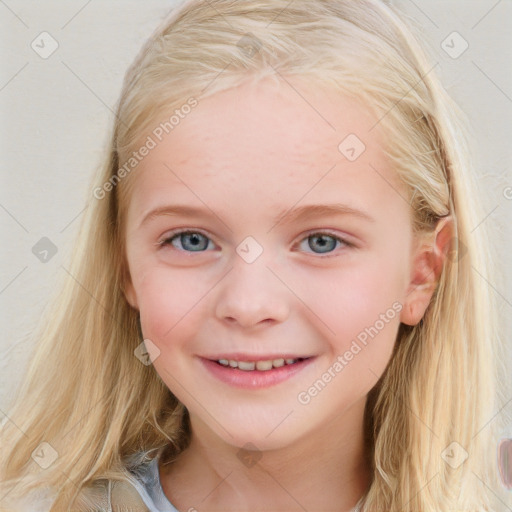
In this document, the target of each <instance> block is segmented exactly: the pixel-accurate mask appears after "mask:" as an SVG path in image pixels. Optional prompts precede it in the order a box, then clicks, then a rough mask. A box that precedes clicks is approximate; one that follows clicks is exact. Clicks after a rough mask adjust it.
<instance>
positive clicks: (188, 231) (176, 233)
mask: <svg viewBox="0 0 512 512" xmlns="http://www.w3.org/2000/svg"><path fill="white" fill-rule="evenodd" d="M182 234H200V235H202V236H204V237H206V238H207V239H208V240H209V241H212V242H213V240H211V238H210V237H209V236H208V235H207V234H206V233H203V232H202V231H199V230H192V229H181V230H179V229H178V230H175V231H172V232H171V233H170V234H169V235H168V236H166V237H165V238H164V239H163V240H160V241H159V242H157V244H156V245H158V246H159V247H161V248H164V247H167V246H172V240H173V239H175V238H176V237H177V236H179V235H182ZM313 235H321V236H323V235H327V236H329V237H331V238H333V239H334V240H336V241H337V242H340V243H341V244H342V246H345V247H347V248H354V247H355V244H353V243H351V242H349V241H347V240H345V239H344V238H341V237H340V236H338V235H335V234H333V233H330V232H329V231H311V232H309V233H308V234H306V236H304V237H303V238H302V239H301V240H300V242H299V245H300V243H302V242H303V241H304V240H307V239H308V238H309V237H311V236H313ZM172 247H174V246H172ZM339 248H340V247H335V248H334V249H333V250H332V251H330V252H326V253H318V252H313V251H311V252H310V251H307V252H308V253H309V254H315V255H317V256H320V257H322V258H328V257H330V256H333V255H334V253H335V252H336V249H339ZM175 249H176V248H175ZM176 250H178V251H180V252H185V253H190V254H194V252H197V253H202V252H207V251H206V249H205V250H203V251H187V250H185V249H176Z"/></svg>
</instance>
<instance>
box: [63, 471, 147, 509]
mask: <svg viewBox="0 0 512 512" xmlns="http://www.w3.org/2000/svg"><path fill="white" fill-rule="evenodd" d="M118 510H130V511H131V512H150V510H149V509H148V508H147V506H146V505H145V504H144V501H143V500H142V498H141V496H140V494H139V493H138V491H137V489H136V488H135V487H134V486H133V484H131V483H130V482H127V481H124V480H108V479H105V478H101V479H98V480H95V481H94V482H92V483H91V484H89V485H87V486H86V487H84V488H83V489H82V490H81V492H80V494H79V496H78V498H77V500H76V504H75V506H74V507H73V512H114V511H118Z"/></svg>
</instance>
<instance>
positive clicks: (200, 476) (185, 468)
mask: <svg viewBox="0 0 512 512" xmlns="http://www.w3.org/2000/svg"><path fill="white" fill-rule="evenodd" d="M460 117H461V114H460V112H458V111H457V109H456V107H455V105H454V104H453V103H452V102H451V100H450V99H449V98H448V97H447V95H446V94H445V92H444V91H443V89H442V87H441V86H440V84H439V82H438V80H437V79H436V78H435V75H434V69H433V66H432V64H431V63H430V62H428V60H427V59H426V57H425V55H424V53H423V52H422V50H421V49H420V47H419V45H418V43H417V42H416V41H415V39H414V38H413V36H412V35H411V33H410V31H409V30H408V29H407V27H406V26H405V24H404V22H403V21H402V19H401V18H400V16H399V15H398V13H397V12H396V11H395V9H393V8H392V7H390V6H388V5H387V4H385V3H383V2H381V1H379V0H360V1H358V2H353V1H349V0H336V1H332V2H326V1H322V0H316V1H311V0H309V1H306V0H295V2H291V3H290V2H285V1H284V0H259V1H257V2H233V1H230V0H211V1H207V2H204V1H200V0H191V1H188V2H186V3H185V4H183V5H182V6H181V7H180V8H179V9H177V10H176V11H174V12H173V15H172V17H171V18H170V19H168V20H166V22H165V23H164V24H162V26H161V27H160V28H159V29H158V30H157V31H156V33H155V34H154V36H153V37H152V38H151V39H150V40H149V41H148V43H147V44H146V46H145V47H144V48H143V50H142V51H141V53H140V55H139V56H138V57H137V59H136V61H135V62H134V64H133V66H132V67H131V68H130V69H129V70H128V73H127V75H126V79H125V83H124V87H123V91H122V94H121V99H120V102H119V105H118V108H117V116H116V121H115V125H114V127H113V134H112V139H111V143H110V146H109V150H108V156H107V158H106V160H105V165H104V166H103V169H102V170H101V173H99V175H98V176H97V178H96V180H95V182H94V185H93V188H92V189H93V199H92V202H91V204H90V205H89V208H88V210H87V219H86V221H85V222H84V225H83V227H82V231H81V233H80V238H79V240H80V242H79V243H78V244H77V245H76V250H75V253H74V255H73V263H72V266H71V267H70V269H69V274H70V276H71V277H69V276H68V278H67V279H66V281H65V282H64V283H63V291H62V293H61V294H60V296H59V298H58V300H57V301H56V304H55V309H54V313H53V315H50V316H48V318H47V320H46V323H45V324H44V326H43V328H42V331H41V333H40V343H39V346H38V349H37V352H36V354H35V355H34V359H33V361H32V365H31V367H30V370H29V372H28V376H27V380H26V382H25V384H24V386H23V387H22V389H21V391H20V394H19V398H18V401H17V403H16V406H15V407H14V408H13V410H12V411H10V412H9V414H8V421H7V422H6V423H5V425H4V429H3V435H2V453H3V459H2V465H1V474H2V497H3V499H2V501H1V502H0V503H1V504H2V507H3V509H4V510H18V511H19V510H22V509H23V506H27V507H29V508H28V509H29V510H32V511H33V510H45V511H46V510H49V511H52V512H53V511H62V510H109V511H110V510H125V509H127V510H146V511H147V510H150V511H176V510H180V511H185V510H188V511H193V510H198V511H210V510H224V511H234V510H238V511H240V510H246V511H262V510H274V511H277V510H279V511H285V510H286V511H295V510H311V511H321V510H322V511H323V510H331V511H334V510H336V511H344V512H347V511H349V510H358V511H379V512H380V511H387V512H391V511H392V512H395V511H396V512H398V511H410V512H412V511H414V512H431V511H448V510H464V511H471V512H476V511H484V510H485V511H490V510H493V511H496V510H506V509H507V508H506V507H507V505H506V499H507V498H506V497H505V496H503V492H502V490H501V489H500V487H499V484H498V480H497V467H496V462H495V453H496V445H497V442H498V435H499V432H500V430H499V428H500V427H499V424H500V422H503V421H504V418H503V411H502V412H500V413H498V414H496V411H497V410H498V408H499V407H500V400H501V399H502V397H501V396H500V395H499V390H498V389H497V387H496V386H495V383H496V374H497V372H496V369H497V365H496V360H497V357H498V356H499V349H500V345H499V336H498V329H497V319H496V318H495V315H494V311H495V310H494V307H493V300H494V296H493V292H492V290H491V289H490V287H489V286H488V284H487V282H486V279H487V280H489V281H490V282H492V273H491V265H490V261H489V254H488V250H487V248H488V243H487V241H486V240H485V238H484V232H483V229H479V230H477V231H475V232H471V229H472V227H473V226H475V225H477V224H478V222H479V221H480V220H481V219H482V218H483V216H484V215H483V213H482V212H481V210H480V209H479V207H478V201H477V197H476V194H475V188H474V185H473V184H472V174H471V169H470V161H469V159H468V157H467V155H468V153H469V152H468V148H467V146H466V145H465V139H464V136H463V135H462V132H461V130H462V127H463V125H462V124H461V123H460V121H459V118H460ZM482 275H485V279H482ZM50 356H51V361H52V365H51V369H52V371H51V372H50V373H49V372H48V358H49V357H50ZM123 507H124V508H123ZM28 509H27V510H28Z"/></svg>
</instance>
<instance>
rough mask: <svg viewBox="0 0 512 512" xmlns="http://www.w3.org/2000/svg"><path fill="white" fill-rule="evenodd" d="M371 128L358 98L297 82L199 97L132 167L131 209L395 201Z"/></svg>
mask: <svg viewBox="0 0 512 512" xmlns="http://www.w3.org/2000/svg"><path fill="white" fill-rule="evenodd" d="M376 123H377V119H376V118H375V116H374V115H373V114H372V113H371V111H370V110H369V108H367V107H366V106H365V105H364V104H362V103H360V102H359V101H357V100H355V99H352V98H350V97H348V96H344V95H343V94H341V93H340V92H338V91H336V90H335V89H334V88H330V87H328V86H326V85H323V86H322V85H320V84H319V83H318V82H311V81H307V80H304V79H298V78H296V77H294V78H291V77H288V78H286V79H284V78H283V79H282V80H279V83H275V82H272V81H269V80H263V81H261V82H258V83H247V84H244V85H241V86H237V87H233V88H231V89H227V90H224V91H221V92H218V93H215V94H213V95H211V96H209V97H206V98H204V99H201V98H198V104H197V106H196V107H195V108H194V109H192V110H191V111H190V113H188V114H187V115H185V116H183V118H182V119H181V120H180V122H179V124H177V125H176V126H174V127H173V129H172V130H170V131H169V133H168V134H166V135H164V136H163V138H162V140H161V141H158V140H156V146H155V148H154V149H152V150H151V151H150V153H149V154H148V155H147V156H146V157H145V158H144V159H143V160H142V161H141V162H140V163H139V164H138V166H137V169H136V170H135V172H134V176H133V178H134V180H135V183H136V186H134V188H133V190H134V192H133V197H132V201H131V203H133V208H132V204H131V205H130V208H132V209H135V210H137V211H138V212H139V214H140V213H142V211H143V210H144V209H147V207H149V206H154V204H149V203H154V202H155V201H156V202H158V201H160V202H163V201H165V200H166V199H167V200H172V198H173V196H176V195H177V194H181V195H180V199H183V200H187V201H191V202H195V203H198V201H199V200H201V201H203V202H205V203H206V204H208V201H210V202H211V203H212V206H215V207H219V208H221V207H226V206H227V204H226V197H228V198H229V197H231V198H232V200H234V199H235V198H236V196H237V195H238V196H239V195H240V194H244V195H245V199H244V204H245V205H246V206H247V207H248V208H249V206H251V207H252V208H253V210H252V211H255V210H254V207H256V206H257V204H258V201H260V200H261V198H266V200H267V204H266V207H268V208H273V206H272V205H273V204H274V203H275V208H276V210H281V209H282V208H283V206H285V205H286V203H287V202H288V203H290V205H291V204H293V203H296V202H297V201H298V200H300V199H301V197H303V198H304V199H305V200H311V201H318V200H323V199H325V200H326V201H327V200H329V201H331V200H332V201H337V200H340V201H341V200H342V199H347V200H348V199H351V201H352V204H354V203H355V204H357V203H358V202H359V203H360V204H359V205H361V203H362V202H366V203H371V202H372V201H375V200H377V199H378V198H379V196H382V195H383V194H385V195H387V196H389V193H390V191H392V192H393V195H395V196H396V195H397V192H396V190H397V189H398V188H400V184H399V183H398V180H397V176H395V173H393V172H392V171H391V169H390V168H389V164H388V162H387V159H386V157H385V155H384V151H383V144H384V140H383V137H382V134H381V132H380V131H379V125H378V124H376ZM155 124H158V123H155ZM349 196H350V197H349ZM381 199H383V198H382V197H381ZM389 199H390V200H392V199H393V198H389ZM394 199H396V198H394ZM271 203H272V204H271Z"/></svg>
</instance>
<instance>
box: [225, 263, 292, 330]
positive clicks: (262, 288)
mask: <svg viewBox="0 0 512 512" xmlns="http://www.w3.org/2000/svg"><path fill="white" fill-rule="evenodd" d="M267 264H268V260H266V259H265V260H264V259H263V257H260V258H258V259H257V260H256V261H254V262H252V263H247V262H246V261H244V260H243V259H242V258H240V257H239V256H235V261H234V264H233V267H232V269H231V271H229V272H228V274H227V275H226V276H225V277H224V279H222V281H221V282H220V283H219V286H218V287H217V290H218V294H217V301H216V306H215V315H216V317H217V318H218V319H219V320H220V321H222V322H225V323H229V324H233V325H235V324H237V325H239V326H240V327H244V328H251V327H256V326H258V325H261V326H262V325H264V324H273V323H280V322H284V321H285V320H286V318H288V315H289V308H290V301H291V297H290V293H289V291H288V290H287V288H286V286H285V285H284V284H283V283H282V281H280V279H279V278H278V277H276V274H278V271H275V270H274V269H272V270H270V269H269V268H268V267H267Z"/></svg>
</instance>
